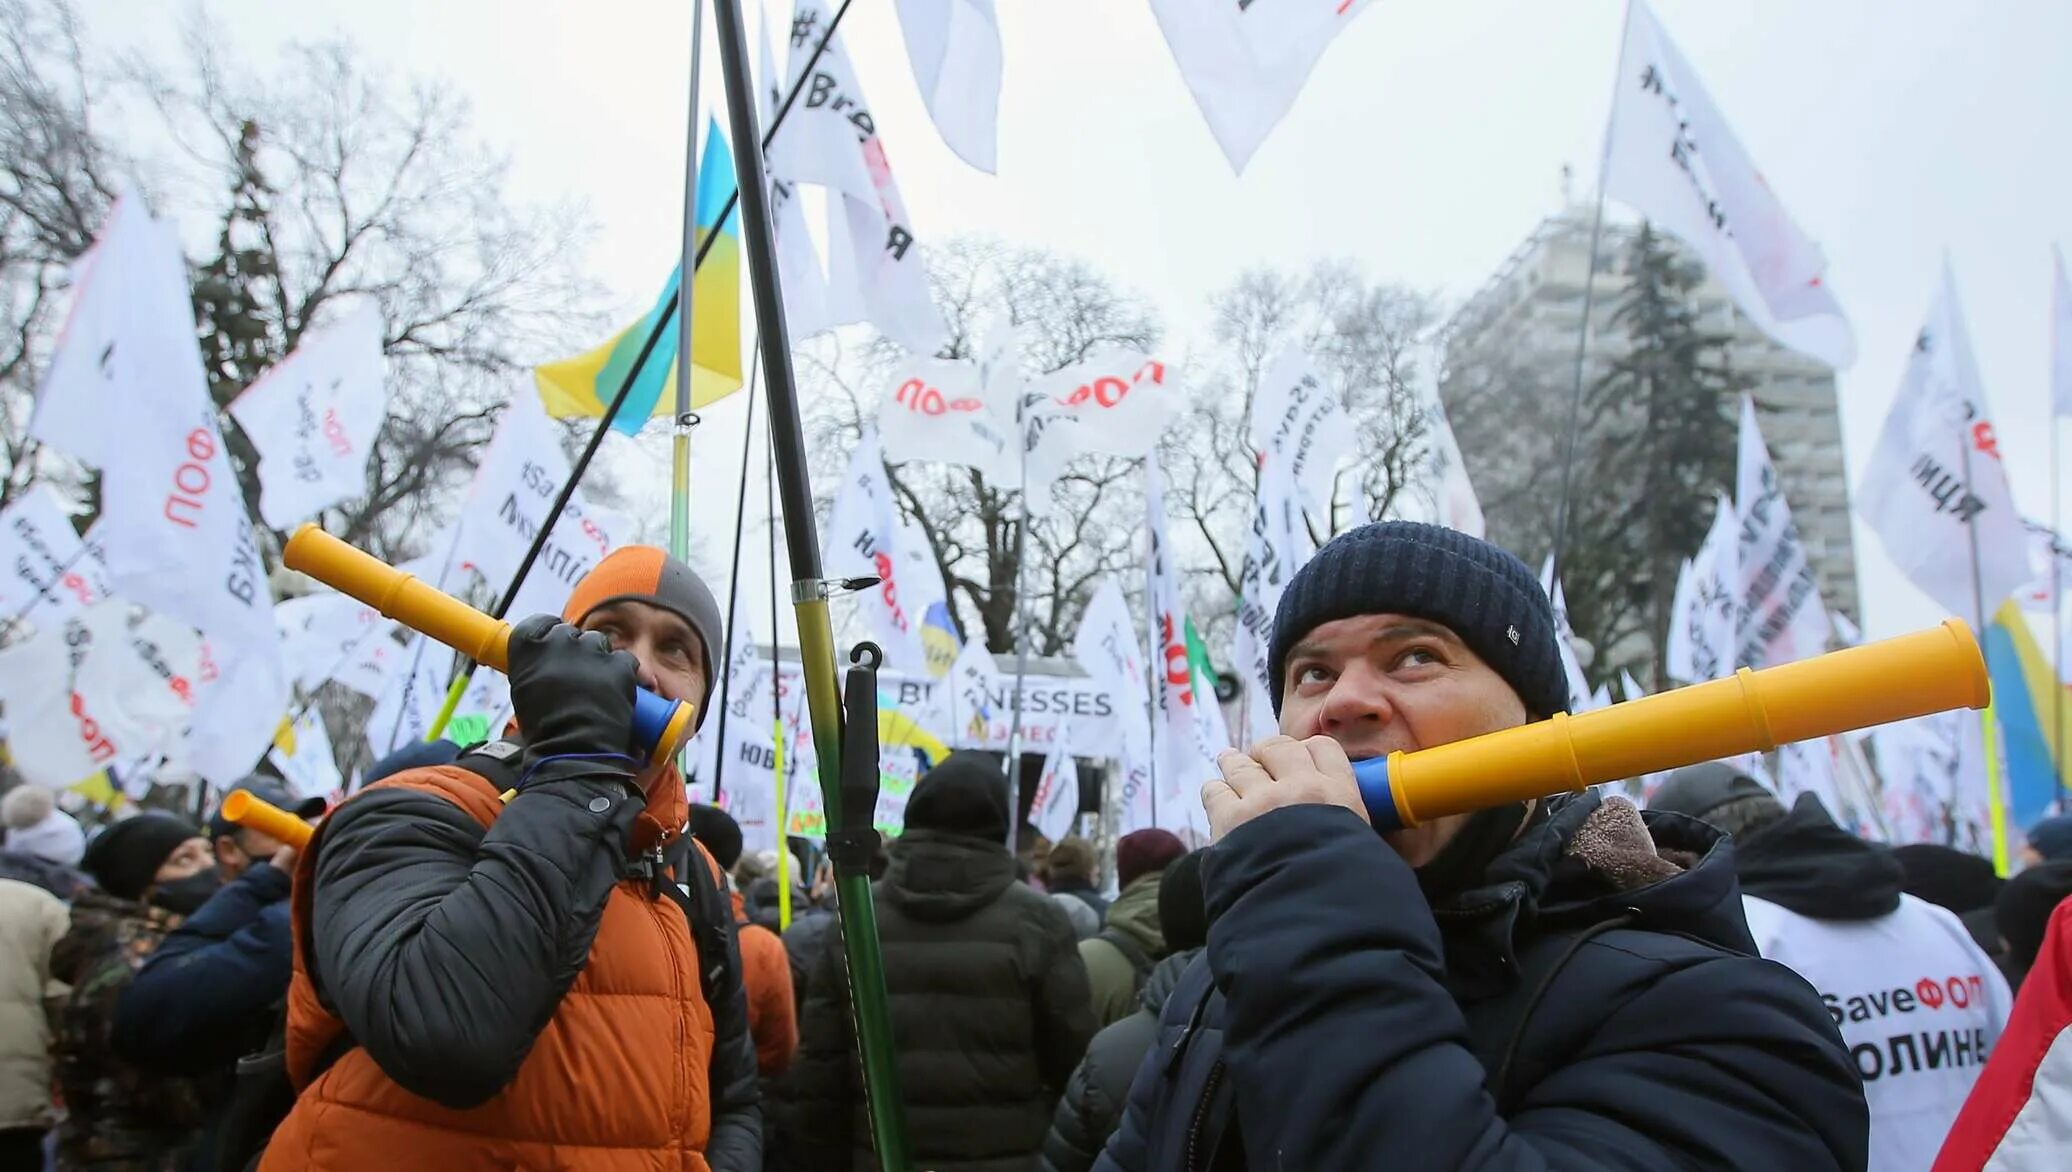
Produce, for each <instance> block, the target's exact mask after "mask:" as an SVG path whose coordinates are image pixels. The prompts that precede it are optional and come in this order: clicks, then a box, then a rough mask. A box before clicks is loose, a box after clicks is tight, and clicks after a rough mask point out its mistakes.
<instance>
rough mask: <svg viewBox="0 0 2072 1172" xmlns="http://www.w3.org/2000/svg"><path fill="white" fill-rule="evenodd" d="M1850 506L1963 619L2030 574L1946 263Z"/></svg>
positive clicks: (1989, 606)
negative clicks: (1853, 503) (1975, 586)
mask: <svg viewBox="0 0 2072 1172" xmlns="http://www.w3.org/2000/svg"><path fill="white" fill-rule="evenodd" d="M1856 508H1857V511H1858V512H1859V513H1861V514H1862V515H1863V519H1864V520H1865V522H1867V523H1868V524H1869V526H1870V528H1871V529H1872V530H1873V531H1874V532H1876V533H1877V535H1878V537H1879V539H1880V540H1881V541H1883V542H1884V543H1885V550H1886V552H1887V553H1889V554H1890V555H1892V560H1893V561H1894V562H1895V563H1897V564H1898V566H1899V568H1900V570H1901V571H1902V572H1903V573H1905V574H1906V576H1907V578H1908V579H1909V580H1910V581H1912V582H1913V584H1914V585H1916V586H1918V587H1920V588H1921V591H1922V592H1923V593H1925V594H1927V595H1928V596H1929V597H1930V598H1932V599H1934V600H1935V601H1936V603H1937V604H1938V605H1940V606H1942V607H1943V608H1944V609H1945V610H1948V611H1949V612H1950V613H1951V614H1955V615H1961V616H1963V617H1964V618H1966V619H1967V620H1972V621H1976V620H1977V619H1978V617H1979V616H1981V615H1990V614H1992V613H1993V611H1994V610H1996V609H1998V608H1999V606H2000V602H2001V600H2002V599H2005V598H2006V597H2007V596H2008V595H2010V594H2012V593H2014V592H2015V591H2017V590H2019V589H2021V588H2022V586H2023V584H2024V583H2026V582H2028V581H2029V580H2030V577H2031V575H2032V573H2033V570H2032V569H2031V567H2030V565H2029V547H2028V539H2027V537H2026V536H2025V535H2024V533H2023V531H2022V519H2021V515H2020V514H2019V513H2017V512H2015V508H2014V497H2013V495H2012V493H2010V492H2009V490H2008V486H2007V472H2006V470H2005V469H2004V468H2002V467H2001V465H2000V446H1999V443H1998V441H1996V440H1995V439H1994V437H1993V423H1992V417H1991V415H1990V413H1989V412H1988V410H1987V406H1986V394H1985V388H1984V387H1983V386H1981V385H1980V383H1979V377H1978V366H1977V364H1976V363H1975V362H1974V361H1973V359H1972V354H1971V338H1970V335H1969V334H1968V333H1967V332H1966V331H1965V328H1964V315H1963V312H1962V310H1961V309H1960V308H1959V307H1958V304H1957V286H1956V281H1955V280H1954V278H1953V277H1952V276H1951V274H1950V271H1949V267H1948V266H1947V265H1945V266H1944V268H1943V275H1942V282H1941V284H1940V285H1938V286H1937V287H1936V292H1935V300H1934V301H1933V302H1932V303H1931V304H1930V305H1929V308H1928V321H1927V324H1926V325H1924V326H1923V327H1922V329H1921V333H1920V334H1919V335H1918V336H1917V337H1916V338H1915V339H1914V352H1913V354H1912V355H1911V356H1910V357H1909V358H1908V360H1907V369H1906V374H1905V376H1904V377H1903V378H1902V379H1901V380H1900V385H1899V394H1898V395H1897V396H1895V397H1894V398H1893V400H1892V410H1891V412H1890V413H1889V414H1887V415H1886V416H1885V426H1884V429H1883V430H1882V431H1880V432H1879V433H1878V445H1877V447H1876V448H1874V449H1872V451H1871V460H1870V464H1869V465H1868V466H1867V467H1866V468H1865V469H1864V473H1863V483H1862V484H1861V485H1860V486H1859V487H1858V488H1857V491H1856ZM1974 557H1975V558H1976V559H1977V560H1976V565H1975V566H1974V562H1973V559H1974ZM1974 579H1975V580H1976V581H1977V583H1978V590H1982V591H1983V592H1984V593H1983V596H1981V595H1980V594H1979V593H1978V590H1974V588H1973V582H1974Z"/></svg>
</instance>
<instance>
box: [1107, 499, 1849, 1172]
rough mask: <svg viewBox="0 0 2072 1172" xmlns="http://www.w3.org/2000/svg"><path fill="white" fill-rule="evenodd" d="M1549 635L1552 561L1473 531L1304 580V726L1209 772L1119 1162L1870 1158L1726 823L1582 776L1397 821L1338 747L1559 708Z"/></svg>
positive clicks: (1346, 553)
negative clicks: (1180, 921)
mask: <svg viewBox="0 0 2072 1172" xmlns="http://www.w3.org/2000/svg"><path fill="white" fill-rule="evenodd" d="M1555 639H1556V635H1555V627H1554V616H1553V607H1552V606H1551V604H1550V603H1549V602H1548V600H1547V594H1546V592H1545V591H1543V590H1542V589H1540V586H1539V583H1538V581H1537V580H1536V579H1535V577H1534V575H1533V574H1532V572H1531V571H1530V570H1528V569H1526V567H1525V566H1524V565H1523V564H1522V563H1520V562H1519V561H1518V559H1517V558H1515V557H1512V556H1511V555H1510V554H1508V553H1506V552H1504V551H1503V550H1501V549H1498V548H1497V547H1495V546H1493V545H1490V544H1489V543H1487V542H1484V541H1480V540H1477V539H1475V538H1472V537H1469V536H1467V535H1465V534H1462V533H1459V532H1456V531H1453V530H1447V529H1440V528H1438V527H1436V526H1430V525H1418V524H1412V523H1408V522H1401V521H1392V522H1384V523H1382V524H1378V525H1367V526H1363V527H1361V528H1359V529H1355V530H1352V531H1350V532H1348V533H1345V534H1342V535H1340V536H1339V537H1336V538H1334V539H1332V541H1331V542H1329V543H1328V544H1327V545H1325V546H1324V548H1322V549H1320V550H1318V551H1317V553H1316V555H1315V556H1314V557H1313V558H1311V559H1310V561H1309V562H1308V564H1306V565H1304V566H1303V567H1302V569H1301V570H1299V571H1298V572H1297V573H1296V574H1295V575H1294V577H1293V578H1292V579H1291V580H1290V581H1289V583H1288V586H1287V590H1286V592H1285V593H1284V594H1283V595H1282V597H1281V602H1280V608H1279V610H1278V612H1277V613H1276V615H1275V618H1274V624H1273V634H1272V640H1271V643H1270V651H1269V655H1268V662H1269V663H1270V665H1271V668H1272V671H1271V675H1270V676H1269V678H1268V679H1267V680H1266V681H1265V682H1266V683H1267V684H1268V685H1269V694H1270V696H1271V699H1272V702H1273V705H1274V708H1275V711H1276V713H1277V714H1278V716H1279V718H1280V728H1281V731H1282V732H1283V733H1284V734H1286V735H1283V736H1275V737H1269V738H1267V739H1266V740H1264V741H1261V742H1259V743H1258V744H1256V745H1254V746H1253V747H1252V749H1251V751H1250V752H1249V753H1240V752H1237V751H1235V750H1231V751H1226V752H1225V753H1224V754H1223V755H1222V757H1221V759H1220V760H1219V761H1218V762H1217V765H1218V767H1219V769H1220V770H1221V772H1222V775H1223V776H1222V777H1221V779H1219V780H1213V781H1210V782H1209V783H1208V784H1207V785H1205V786H1203V787H1202V799H1203V805H1204V806H1205V807H1206V810H1207V813H1208V816H1209V826H1210V831H1211V834H1212V836H1213V838H1214V839H1215V845H1214V846H1213V847H1211V848H1210V849H1209V851H1208V852H1207V857H1206V858H1205V859H1204V860H1203V867H1202V881H1203V890H1204V892H1205V895H1206V899H1207V902H1208V913H1209V923H1210V925H1211V926H1210V928H1209V943H1208V947H1207V948H1206V949H1204V950H1203V952H1202V955H1201V957H1199V958H1197V959H1196V961H1195V963H1194V965H1193V966H1192V967H1190V968H1189V969H1188V971H1187V974H1186V975H1185V976H1184V977H1182V978H1181V981H1180V985H1179V987H1178V988H1177V989H1175V990H1174V992H1173V995H1172V997H1171V998H1169V999H1168V1000H1167V1002H1166V1009H1165V1014H1164V1017H1163V1018H1162V1020H1161V1021H1160V1023H1159V1035H1158V1048H1157V1049H1156V1050H1155V1051H1153V1053H1152V1054H1151V1055H1149V1056H1148V1057H1147V1058H1146V1059H1145V1061H1144V1065H1143V1066H1142V1067H1141V1068H1140V1069H1139V1070H1138V1072H1137V1078H1136V1081H1135V1082H1134V1083H1133V1084H1131V1087H1130V1101H1129V1106H1128V1108H1127V1109H1126V1111H1125V1113H1124V1117H1123V1122H1122V1126H1121V1127H1120V1128H1119V1129H1118V1130H1117V1131H1116V1133H1115V1136H1114V1138H1113V1139H1111V1140H1110V1141H1109V1144H1108V1148H1107V1150H1106V1151H1105V1152H1103V1153H1102V1156H1101V1163H1100V1164H1099V1165H1098V1167H1101V1168H1120V1169H1129V1170H1132V1172H1152V1170H1154V1169H1156V1170H1160V1172H1163V1170H1164V1169H1170V1168H1183V1167H1184V1168H1203V1169H1218V1168H1247V1167H1248V1168H1258V1169H1289V1170H1293V1169H1300V1170H1301V1172H1338V1170H1341V1169H1370V1168H1387V1169H1393V1168H1446V1169H1477V1170H1483V1169H1520V1170H1525V1169H1532V1170H1541V1169H1548V1168H1584V1167H1588V1168H1631V1169H1658V1168H1790V1169H1793V1170H1794V1172H1799V1170H1810V1169H1827V1168H1842V1169H1859V1168H1862V1167H1863V1166H1864V1161H1865V1148H1866V1132H1867V1130H1868V1125H1867V1119H1866V1115H1867V1113H1866V1111H1865V1108H1864V1101H1863V1087H1862V1084H1861V1082H1860V1081H1859V1079H1858V1077H1857V1073H1856V1067H1855V1064H1854V1063H1853V1062H1852V1061H1851V1060H1850V1057H1849V1053H1848V1051H1847V1050H1845V1049H1843V1047H1842V1042H1841V1038H1840V1036H1839V1034H1838V1033H1837V1031H1836V1029H1835V1026H1834V1023H1833V1022H1832V1021H1831V1020H1830V1019H1829V1017H1828V1013H1827V1010H1826V1008H1825V1007H1824V1006H1823V1005H1822V1004H1821V1001H1820V998H1819V996H1818V995H1817V994H1816V993H1815V992H1814V991H1813V989H1812V988H1811V987H1810V986H1808V985H1807V984H1806V982H1804V981H1802V980H1800V979H1799V978H1798V977H1797V976H1795V975H1793V974H1792V973H1791V972H1790V971H1789V970H1787V969H1785V968H1783V967H1782V966H1780V965H1775V964H1772V963H1770V962H1768V961H1765V960H1761V959H1758V958H1757V957H1755V956H1754V951H1755V944H1754V941H1753V940H1751V939H1750V938H1749V932H1748V925H1747V923H1746V921H1745V920H1744V919H1743V918H1742V912H1741V898H1740V892H1739V888H1738V887H1737V886H1736V883H1735V878H1734V867H1733V852H1732V847H1731V846H1730V845H1729V844H1728V842H1727V841H1726V839H1725V837H1724V836H1723V835H1721V834H1720V833H1719V832H1718V831H1716V830H1713V829H1712V828H1710V827H1707V826H1706V825H1704V824H1703V823H1700V822H1697V821H1695V820H1693V819H1689V818H1683V817H1678V816H1675V815H1654V814H1650V815H1649V816H1648V817H1647V819H1646V821H1645V822H1643V821H1642V817H1641V815H1640V814H1639V813H1638V812H1637V811H1636V810H1634V808H1633V807H1632V805H1631V804H1630V803H1628V802H1626V801H1625V800H1624V799H1623V798H1603V799H1600V798H1599V797H1598V796H1597V795H1596V794H1582V795H1575V796H1564V797H1562V798H1557V799H1552V800H1547V799H1540V800H1534V801H1527V802H1518V803H1514V804H1509V805H1504V806H1496V807H1491V808H1489V809H1485V810H1481V811H1478V812H1474V813H1468V814H1461V815H1453V816H1447V817H1439V818H1432V819H1429V820H1427V821H1424V822H1421V823H1419V824H1418V825H1416V826H1413V827H1409V828H1406V829H1402V830H1393V831H1389V832H1387V833H1386V834H1378V833H1376V831H1375V828H1374V826H1373V825H1372V824H1371V822H1370V816H1369V814H1368V812H1367V808H1366V804H1365V803H1364V802H1363V800H1362V798H1361V794H1360V790H1359V786H1358V784H1357V783H1356V782H1355V781H1354V778H1353V771H1352V765H1351V763H1350V760H1349V758H1372V757H1377V756H1386V755H1387V754H1388V753H1390V752H1392V751H1394V750H1397V749H1401V750H1406V751H1408V750H1416V749H1419V748H1424V747H1427V746H1436V745H1443V744H1448V743H1451V742H1454V741H1459V740H1463V739H1466V738H1469V737H1474V736H1479V735H1481V734H1484V733H1490V732H1495V731H1498V730H1501V729H1506V728H1515V727H1517V726H1519V725H1523V724H1525V723H1527V722H1528V721H1532V720H1538V719H1543V718H1546V717H1549V716H1551V715H1552V714H1554V713H1557V712H1561V711H1563V710H1565V709H1566V708H1567V706H1568V690H1567V686H1566V683H1565V681H1564V678H1563V672H1562V669H1561V659H1560V656H1559V654H1558V652H1557V649H1556V647H1557V645H1556V643H1555ZM1665 735H1675V732H1674V730H1667V731H1666V732H1665ZM1298 738H1301V739H1298Z"/></svg>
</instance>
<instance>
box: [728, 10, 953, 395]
mask: <svg viewBox="0 0 2072 1172" xmlns="http://www.w3.org/2000/svg"><path fill="white" fill-rule="evenodd" d="M831 23H832V21H831V18H830V16H829V13H828V10H827V5H826V3H825V2H824V0H797V2H796V4H795V5H794V6H793V8H792V22H791V52H792V59H793V60H794V61H799V62H803V61H804V60H805V59H806V58H808V57H810V56H811V55H812V53H813V49H814V47H815V46H816V45H818V44H819V43H820V39H821V37H822V36H823V35H824V34H825V33H826V30H827V29H828V28H829V27H830V26H831ZM786 72H787V75H788V76H793V77H795V76H797V75H798V74H799V72H800V69H799V68H798V67H794V68H790V69H788V70H787V71H786ZM769 167H770V172H771V174H773V175H777V176H780V177H782V178H784V179H788V180H791V181H792V182H795V183H811V184H815V185H818V186H822V187H826V188H828V189H830V193H831V194H830V199H829V207H828V215H829V217H830V218H831V219H832V218H836V217H842V218H845V219H846V223H845V225H844V227H845V228H846V230H847V233H848V244H849V248H848V249H846V250H844V249H841V248H838V247H835V246H834V244H833V241H832V234H831V239H830V255H829V257H828V283H829V285H830V286H831V287H835V288H838V289H846V288H848V287H849V286H851V285H853V286H854V287H855V288H856V289H857V290H859V291H860V293H861V296H862V300H863V304H864V306H865V308H866V310H867V312H868V314H869V320H870V322H871V324H872V325H875V326H876V327H877V328H878V330H879V332H880V333H883V334H884V335H885V336H886V337H888V338H891V339H892V340H893V341H895V342H898V343H899V344H900V345H902V346H904V347H906V348H907V349H908V350H911V351H913V352H914V353H916V354H933V353H934V352H935V350H936V348H937V347H938V346H940V345H941V344H942V342H943V340H944V338H945V337H947V336H948V333H949V331H948V330H947V329H946V328H945V327H944V325H943V320H942V313H941V312H940V311H939V310H937V309H936V307H935V301H934V298H933V297H932V296H931V295H930V294H929V291H928V272H927V267H926V265H925V264H924V263H923V261H922V259H921V246H920V244H919V242H918V241H917V240H916V238H915V234H914V229H913V221H912V219H910V218H909V217H908V215H907V210H906V201H905V199H904V198H903V197H902V196H901V195H900V194H899V184H898V183H897V181H895V180H894V179H893V177H892V164H891V161H890V160H889V159H888V158H887V157H886V154H885V144H884V141H883V140H882V139H881V138H880V137H879V135H878V127H877V122H876V120H875V119H874V118H873V117H872V115H871V110H870V104H869V102H868V101H866V100H865V98H864V96H863V87H862V86H861V85H860V84H858V82H857V80H856V71H855V68H854V67H853V66H851V65H850V63H849V54H848V52H847V51H846V50H845V49H843V48H842V41H841V38H840V37H835V38H833V39H832V40H830V41H829V42H828V45H827V51H826V52H825V53H822V54H821V56H820V59H819V60H818V61H817V62H815V63H814V65H813V71H812V74H811V75H810V76H809V77H808V78H807V79H806V84H805V88H804V89H803V90H802V91H801V92H800V94H799V100H798V101H797V103H795V104H794V105H793V107H792V111H791V114H790V115H789V116H788V117H787V118H786V119H785V124H784V128H783V130H782V131H781V132H780V133H779V134H778V135H777V136H776V137H775V138H774V139H772V140H771V143H770V151H769ZM833 193H839V198H834V194H833ZM837 204H839V205H840V208H839V210H838V209H837V207H836V205H837ZM838 320H839V319H838Z"/></svg>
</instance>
